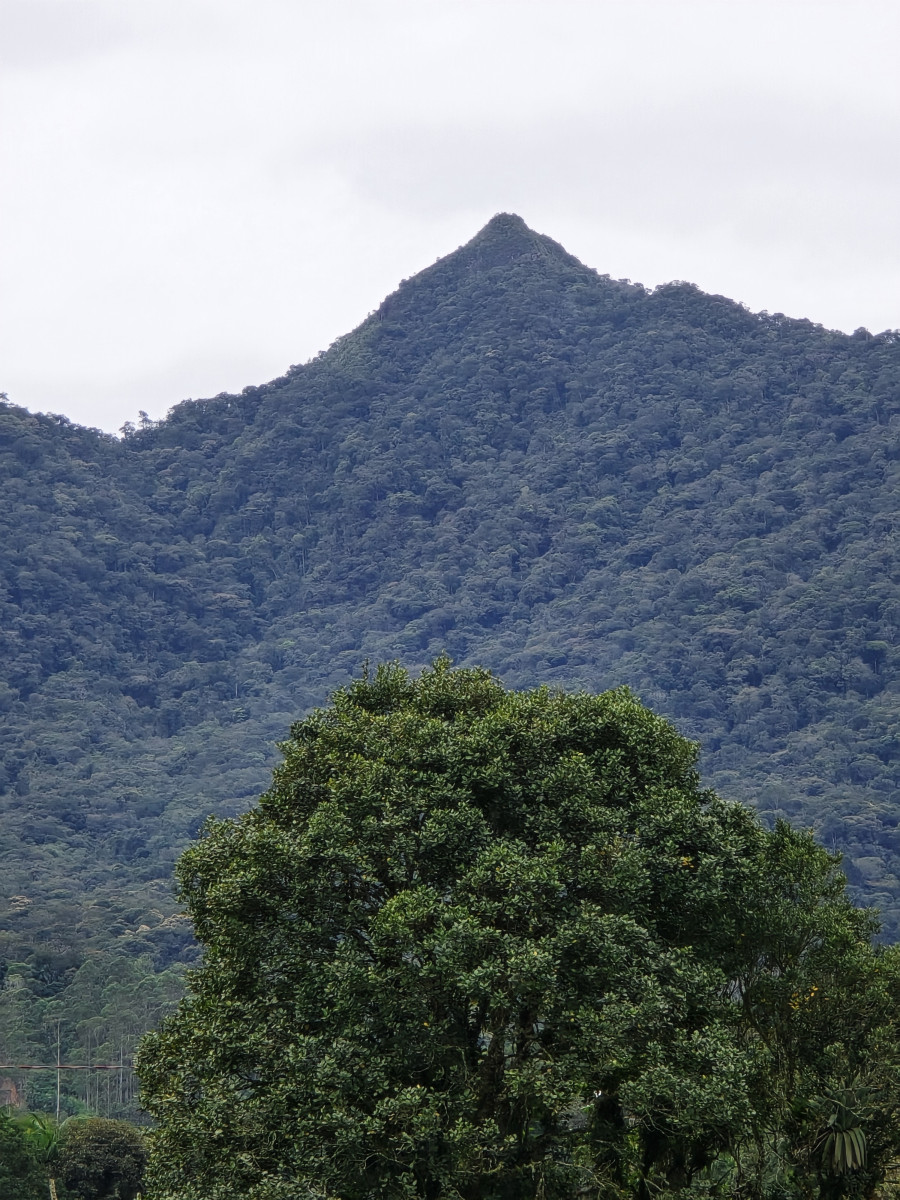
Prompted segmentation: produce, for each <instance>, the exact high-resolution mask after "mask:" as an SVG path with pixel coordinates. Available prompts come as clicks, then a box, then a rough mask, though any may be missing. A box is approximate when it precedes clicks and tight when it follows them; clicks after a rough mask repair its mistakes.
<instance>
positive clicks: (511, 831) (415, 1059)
mask: <svg viewBox="0 0 900 1200" xmlns="http://www.w3.org/2000/svg"><path fill="white" fill-rule="evenodd" d="M283 751H284V756H285V758H284V763H283V765H282V766H281V767H279V768H278V770H277V771H276V772H275V776H274V780H273V783H272V786H271V788H270V790H269V791H268V792H267V793H266V794H265V795H264V796H263V797H262V799H261V800H260V803H259V805H258V806H257V807H256V808H254V809H252V810H251V811H250V812H249V813H248V814H247V815H246V816H244V817H242V818H239V819H237V820H230V821H224V822H211V823H210V824H209V825H208V826H207V828H206V831H205V834H204V837H203V838H202V840H201V841H200V842H199V843H198V844H197V845H196V846H194V847H193V848H191V849H190V850H189V851H187V853H186V854H185V855H184V856H183V858H182V860H181V862H180V864H179V868H178V875H179V880H180V883H181V889H182V897H183V900H184V902H185V903H186V904H187V906H188V908H189V911H190V913H191V916H192V917H193V920H194V924H195V928H196V931H197V936H198V938H199V939H200V941H201V942H202V943H203V945H204V947H205V957H204V960H203V965H202V967H201V968H200V969H199V970H197V971H195V972H193V973H192V975H191V979H190V990H189V994H188V997H187V998H186V999H185V1001H184V1002H183V1003H182V1005H181V1007H180V1008H179V1010H178V1011H177V1013H176V1014H175V1015H174V1016H173V1017H171V1018H169V1019H168V1020H167V1021H166V1023H165V1025H164V1027H163V1029H162V1031H161V1032H159V1033H157V1034H151V1035H150V1036H149V1037H148V1038H147V1039H146V1040H145V1042H144V1045H143V1048H142V1051H141V1056H140V1074H141V1079H142V1085H143V1099H144V1103H145V1105H146V1106H147V1108H148V1109H149V1111H150V1112H151V1114H152V1115H153V1116H154V1117H155V1118H156V1120H157V1121H158V1123H159V1125H158V1129H157V1130H156V1131H155V1132H154V1133H153V1134H152V1135H151V1136H152V1141H153V1146H154V1151H153V1157H152V1165H151V1177H152V1180H153V1183H154V1186H155V1188H156V1194H158V1195H160V1196H165V1197H168V1198H173V1200H174V1198H178V1200H195V1198H196V1200H199V1198H200V1197H204V1198H222V1200H224V1197H226V1196H229V1197H231V1196H248V1197H249V1196H253V1197H299V1196H301V1195H302V1196H306V1195H316V1196H333V1197H341V1200H374V1198H375V1197H378V1198H385V1200H387V1198H390V1197H437V1196H441V1197H443V1196H459V1197H464V1198H468V1197H472V1198H474V1197H478V1198H479V1200H506V1198H507V1197H516V1198H525V1197H529V1196H534V1197H538V1196H540V1197H548V1198H549V1197H570V1196H573V1195H576V1194H577V1195H584V1196H620V1197H626V1196H642V1197H644V1196H647V1195H649V1194H650V1193H654V1192H655V1193H660V1194H668V1193H672V1192H676V1191H680V1190H683V1189H685V1188H687V1187H690V1186H696V1187H698V1188H700V1190H703V1188H704V1187H708V1186H710V1181H711V1180H712V1179H714V1178H715V1177H716V1172H719V1174H720V1175H722V1173H723V1172H724V1175H723V1178H727V1179H728V1181H729V1183H730V1186H731V1187H733V1188H734V1189H737V1190H739V1191H740V1192H741V1194H744V1195H747V1196H753V1197H763V1196H767V1195H774V1194H775V1193H776V1192H778V1190H779V1189H780V1192H778V1194H785V1192H792V1194H798V1195H800V1194H802V1195H812V1194H815V1192H816V1190H817V1189H818V1192H819V1193H820V1194H821V1195H822V1196H825V1195H826V1194H828V1195H830V1196H836V1195H839V1194H844V1193H843V1191H842V1190H841V1189H842V1188H844V1190H846V1187H850V1186H851V1185H852V1186H856V1183H857V1177H858V1176H859V1175H860V1173H861V1172H862V1171H863V1169H865V1170H866V1171H867V1174H866V1180H867V1183H868V1184H873V1183H874V1182H876V1181H877V1179H878V1178H879V1177H880V1175H883V1172H884V1168H885V1165H886V1162H887V1160H888V1158H889V1157H890V1155H891V1154H892V1153H893V1152H894V1151H895V1150H896V1149H897V1141H898V1135H897V1133H896V1122H895V1120H894V1118H895V1115H896V1112H897V1107H898V1099H900V1092H898V1084H897V1082H896V1081H897V1078H898V1075H897V1067H898V1046H897V1039H896V1032H895V1024H894V1016H893V1012H894V1006H895V1005H896V1002H897V999H898V998H900V997H898V987H900V971H898V964H897V956H896V955H894V954H893V953H892V952H883V951H878V950H873V949H872V947H871V945H870V937H871V934H872V931H873V923H872V921H871V919H870V918H869V916H868V915H867V914H865V913H864V912H861V911H860V910H857V909H854V908H853V907H852V905H851V904H850V903H849V901H848V899H847V898H846V896H845V894H844V883H843V879H842V877H841V876H840V875H839V874H838V872H837V870H836V865H835V860H834V858H833V857H832V856H830V855H828V854H827V853H826V852H825V851H824V850H822V849H820V848H819V847H817V846H816V845H815V844H814V842H813V841H812V840H811V839H810V838H809V837H808V836H807V835H803V834H799V833H796V832H794V831H793V830H791V829H790V828H789V827H788V826H787V825H786V824H785V823H780V824H779V825H778V826H777V828H776V829H775V831H774V832H771V833H769V832H767V831H766V830H765V829H764V828H763V827H762V826H761V825H760V824H759V822H758V820H757V819H756V818H755V817H754V816H753V815H752V814H751V812H750V811H749V810H748V809H746V808H744V807H743V806H740V805H737V804H730V803H726V802H724V801H722V800H721V799H719V798H718V797H717V796H716V795H715V794H714V793H712V792H710V791H705V790H702V789H701V788H700V787H699V784H698V779H697V774H696V770H695V756H696V748H695V747H694V745H693V744H691V743H689V742H687V741H685V740H684V739H683V738H682V737H680V736H679V735H678V734H677V733H676V732H675V730H674V729H673V728H672V727H671V726H670V725H669V724H668V723H667V722H665V721H664V720H662V719H661V718H659V717H657V716H654V715H653V714H652V713H650V712H649V711H648V710H647V709H646V708H644V707H642V706H641V705H640V704H639V703H638V702H637V701H636V700H635V699H634V698H633V697H632V696H631V695H630V694H629V693H628V692H627V691H625V690H618V691H614V692H608V693H605V694H603V695H600V696H595V695H590V694H587V693H580V694H576V695H567V694H565V693H563V692H560V691H554V690H550V689H547V688H541V689H538V690H536V691H530V692H525V693H516V692H507V691H505V690H504V689H503V688H502V687H501V686H500V685H499V684H498V683H497V682H496V680H495V679H494V678H493V677H492V676H491V675H490V674H489V673H488V672H486V671H483V670H481V669H461V670H452V669H451V668H450V666H449V663H448V661H447V660H445V659H440V660H438V661H437V662H436V663H435V664H434V665H433V667H432V668H431V669H428V670H426V671H425V672H424V673H423V674H422V676H421V678H419V679H417V680H413V679H412V678H411V677H410V676H409V675H408V674H407V673H406V672H405V671H404V670H403V669H402V668H400V667H399V666H392V667H381V668H379V669H378V670H377V671H376V672H375V673H374V674H368V673H367V674H366V675H364V676H363V677H362V678H361V679H359V680H358V681H357V682H355V683H354V684H353V685H351V686H350V687H348V688H346V689H344V690H341V691H339V692H338V693H337V694H336V695H335V696H334V698H333V703H332V704H331V706H330V707H329V708H327V709H324V710H320V711H317V712H315V713H313V715H312V716H310V717H309V718H307V719H306V720H305V721H302V722H300V723H298V724H296V725H294V726H293V728H292V730H291V738H290V740H289V741H288V742H287V743H285V745H284V746H283ZM845 1078H853V1079H854V1080H855V1083H854V1089H855V1090H854V1100H853V1105H852V1106H848V1104H847V1103H845V1100H846V1097H844V1098H843V1099H842V1098H841V1097H843V1096H844V1093H842V1092H839V1091H838V1087H839V1084H838V1080H840V1079H845ZM835 1097H837V1098H838V1099H837V1101H835V1099H834V1098H835ZM863 1097H865V1098H866V1099H865V1104H863ZM826 1102H835V1103H840V1104H843V1105H844V1107H843V1108H840V1109H839V1110H834V1111H836V1112H838V1115H837V1116H834V1115H832V1110H829V1111H828V1112H826V1109H825V1108H823V1104H825V1103H826ZM851 1108H852V1112H853V1114H854V1118H853V1121H848V1120H844V1118H843V1116H841V1115H840V1114H842V1113H849V1112H850V1111H851ZM863 1109H864V1111H863ZM864 1126H865V1130H866V1132H865V1134H864V1136H865V1137H866V1139H867V1142H868V1154H867V1155H865V1156H864V1155H862V1150H861V1145H862V1143H861V1142H860V1140H859V1137H858V1136H857V1135H856V1134H855V1133H853V1132H851V1131H852V1130H855V1129H857V1128H859V1129H860V1130H862V1129H863V1127H864ZM838 1132H840V1138H841V1141H840V1146H841V1148H840V1150H839V1151H838V1150H837V1142H833V1143H832V1149H831V1152H830V1158H829V1157H828V1155H826V1156H825V1159H823V1153H822V1152H823V1145H824V1144H825V1139H826V1138H827V1137H829V1136H832V1135H836V1134H837V1133H838ZM848 1147H851V1148H850V1149H849V1150H848ZM770 1148H771V1149H770ZM838 1154H839V1155H840V1157H839V1158H838V1157H836V1156H837V1155H838ZM773 1158H774V1159H775V1160H776V1161H777V1162H778V1163H779V1164H780V1165H779V1166H778V1168H777V1170H776V1172H775V1178H774V1182H773V1178H772V1177H773V1170H772V1165H771V1160H772V1159H773ZM826 1159H827V1162H826ZM836 1163H837V1165H838V1166H839V1167H840V1171H836V1170H835V1169H834V1168H835V1164H836ZM842 1181H844V1182H843V1183H842ZM845 1185H846V1186H845ZM804 1189H805V1190H804ZM828 1189H830V1191H829V1190H828ZM848 1194H849V1193H848Z"/></svg>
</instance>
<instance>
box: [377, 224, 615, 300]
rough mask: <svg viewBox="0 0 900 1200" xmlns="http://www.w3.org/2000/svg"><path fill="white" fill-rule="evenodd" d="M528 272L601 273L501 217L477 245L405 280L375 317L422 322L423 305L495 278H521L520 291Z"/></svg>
mask: <svg viewBox="0 0 900 1200" xmlns="http://www.w3.org/2000/svg"><path fill="white" fill-rule="evenodd" d="M522 268H525V275H527V276H529V277H531V278H532V279H536V278H538V277H541V278H543V279H545V280H546V279H548V278H551V277H553V276H557V277H562V276H563V275H565V276H567V277H568V278H569V279H571V274H572V272H573V271H577V272H579V273H583V274H584V275H585V276H589V277H590V278H591V279H592V280H596V279H597V274H596V272H595V271H593V270H591V268H590V267H586V266H585V265H584V263H582V262H579V260H578V259H577V258H575V257H574V255H572V254H569V253H568V251H566V250H565V249H564V248H563V247H562V246H561V245H560V244H559V242H554V241H553V239H552V238H549V237H546V236H545V235H544V234H542V233H536V232H535V231H534V230H533V229H530V228H529V227H528V226H527V225H526V224H525V222H524V221H523V220H522V218H521V217H520V216H517V215H516V214H515V213H497V214H496V215H495V216H493V217H491V219H490V221H488V223H487V225H485V226H484V228H483V229H481V230H480V231H479V232H478V233H476V235H475V236H474V237H473V238H472V240H471V241H469V242H466V243H465V245H463V246H460V247H459V248H458V249H457V250H454V251H453V252H452V253H451V254H447V255H445V256H444V257H443V258H439V259H438V260H437V262H436V263H434V265H433V266H430V267H426V268H425V270H424V271H420V272H419V273H418V274H417V275H414V276H412V278H411V279H405V280H404V281H403V283H402V284H401V285H400V287H399V288H398V289H397V291H396V292H393V293H392V294H391V295H390V296H388V297H387V298H386V299H385V301H384V302H383V303H382V305H381V307H380V308H379V309H378V311H377V313H376V314H375V318H376V320H378V321H384V320H398V319H404V318H409V317H412V318H413V319H414V320H418V319H419V318H420V317H421V316H422V315H423V308H422V306H423V305H424V306H425V308H431V307H432V306H433V305H434V304H435V303H440V302H442V301H443V300H446V299H448V298H449V297H450V296H451V295H456V296H459V295H461V294H462V293H463V292H466V293H468V292H469V290H470V289H471V288H472V287H473V286H475V287H479V286H484V285H485V284H486V283H489V285H490V286H495V283H496V280H495V278H494V277H495V276H496V275H497V274H498V273H499V274H506V273H507V272H508V273H510V274H513V273H515V274H516V276H517V279H518V282H517V284H516V285H515V286H517V287H521V286H522V279H523V275H522Z"/></svg>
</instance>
